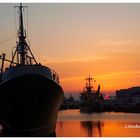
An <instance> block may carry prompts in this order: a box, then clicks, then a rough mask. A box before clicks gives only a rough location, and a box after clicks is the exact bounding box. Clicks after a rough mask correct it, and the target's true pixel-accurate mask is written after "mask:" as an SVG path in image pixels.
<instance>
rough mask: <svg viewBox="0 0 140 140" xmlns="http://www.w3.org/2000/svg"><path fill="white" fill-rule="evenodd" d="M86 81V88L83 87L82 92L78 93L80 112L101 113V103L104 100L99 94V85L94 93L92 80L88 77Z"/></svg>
mask: <svg viewBox="0 0 140 140" xmlns="http://www.w3.org/2000/svg"><path fill="white" fill-rule="evenodd" d="M86 80H87V83H86V86H85V87H84V90H83V92H81V93H80V105H79V107H80V112H83V113H91V112H101V111H102V109H103V107H102V102H103V100H104V99H103V95H102V94H101V93H100V85H98V89H97V91H95V90H94V89H93V86H92V85H91V81H92V80H94V78H92V77H90V75H89V77H88V78H86Z"/></svg>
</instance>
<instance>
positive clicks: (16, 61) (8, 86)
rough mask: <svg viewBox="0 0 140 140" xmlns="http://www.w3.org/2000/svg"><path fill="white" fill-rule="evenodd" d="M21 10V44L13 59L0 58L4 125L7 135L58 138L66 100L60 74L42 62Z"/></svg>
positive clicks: (0, 115)
mask: <svg viewBox="0 0 140 140" xmlns="http://www.w3.org/2000/svg"><path fill="white" fill-rule="evenodd" d="M16 7H17V8H18V14H19V25H18V31H17V36H18V41H17V42H16V48H15V50H14V53H12V58H11V60H8V59H7V58H6V54H4V53H2V54H1V55H0V59H1V68H0V122H1V123H2V125H3V126H4V133H5V134H6V136H56V134H55V128H56V122H57V116H58V111H59V108H60V106H61V103H62V101H63V98H64V92H63V89H62V87H61V85H60V83H59V76H58V74H57V73H56V72H55V71H54V70H52V69H51V68H49V67H47V66H44V65H42V64H41V63H38V62H37V60H36V59H35V57H34V55H33V53H32V51H31V49H30V46H29V45H28V43H27V41H26V30H25V28H24V17H23V12H24V9H25V6H23V5H22V4H21V3H20V5H19V6H16Z"/></svg>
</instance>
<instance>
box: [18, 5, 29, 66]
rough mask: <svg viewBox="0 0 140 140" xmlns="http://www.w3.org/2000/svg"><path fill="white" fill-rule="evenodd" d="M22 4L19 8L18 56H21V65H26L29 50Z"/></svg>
mask: <svg viewBox="0 0 140 140" xmlns="http://www.w3.org/2000/svg"><path fill="white" fill-rule="evenodd" d="M22 8H23V7H22V4H21V3H20V6H19V17H20V18H19V34H18V38H19V43H18V46H17V47H18V54H20V64H21V65H25V57H26V53H27V48H26V45H27V44H26V41H25V38H26V35H25V34H24V27H23V15H22Z"/></svg>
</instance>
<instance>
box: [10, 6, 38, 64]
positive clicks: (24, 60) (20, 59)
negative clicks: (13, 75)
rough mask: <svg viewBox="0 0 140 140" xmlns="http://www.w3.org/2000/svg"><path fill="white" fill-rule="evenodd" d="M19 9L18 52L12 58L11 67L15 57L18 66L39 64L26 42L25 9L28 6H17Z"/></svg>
mask: <svg viewBox="0 0 140 140" xmlns="http://www.w3.org/2000/svg"><path fill="white" fill-rule="evenodd" d="M16 7H17V8H18V9H19V29H18V42H17V47H16V50H15V52H14V54H13V56H12V61H11V64H10V66H12V65H13V62H14V59H15V57H16V56H17V57H16V58H17V60H16V61H17V64H18V65H31V64H33V63H35V64H37V61H36V59H35V57H34V56H33V54H32V52H31V50H30V47H29V45H28V44H27V42H26V30H24V25H23V23H24V22H23V8H25V7H26V6H22V4H21V3H20V6H16Z"/></svg>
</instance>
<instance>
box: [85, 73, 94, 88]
mask: <svg viewBox="0 0 140 140" xmlns="http://www.w3.org/2000/svg"><path fill="white" fill-rule="evenodd" d="M86 80H87V83H86V89H87V91H91V89H92V88H93V86H91V81H92V80H94V79H93V78H92V77H90V75H89V77H88V78H86Z"/></svg>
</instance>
